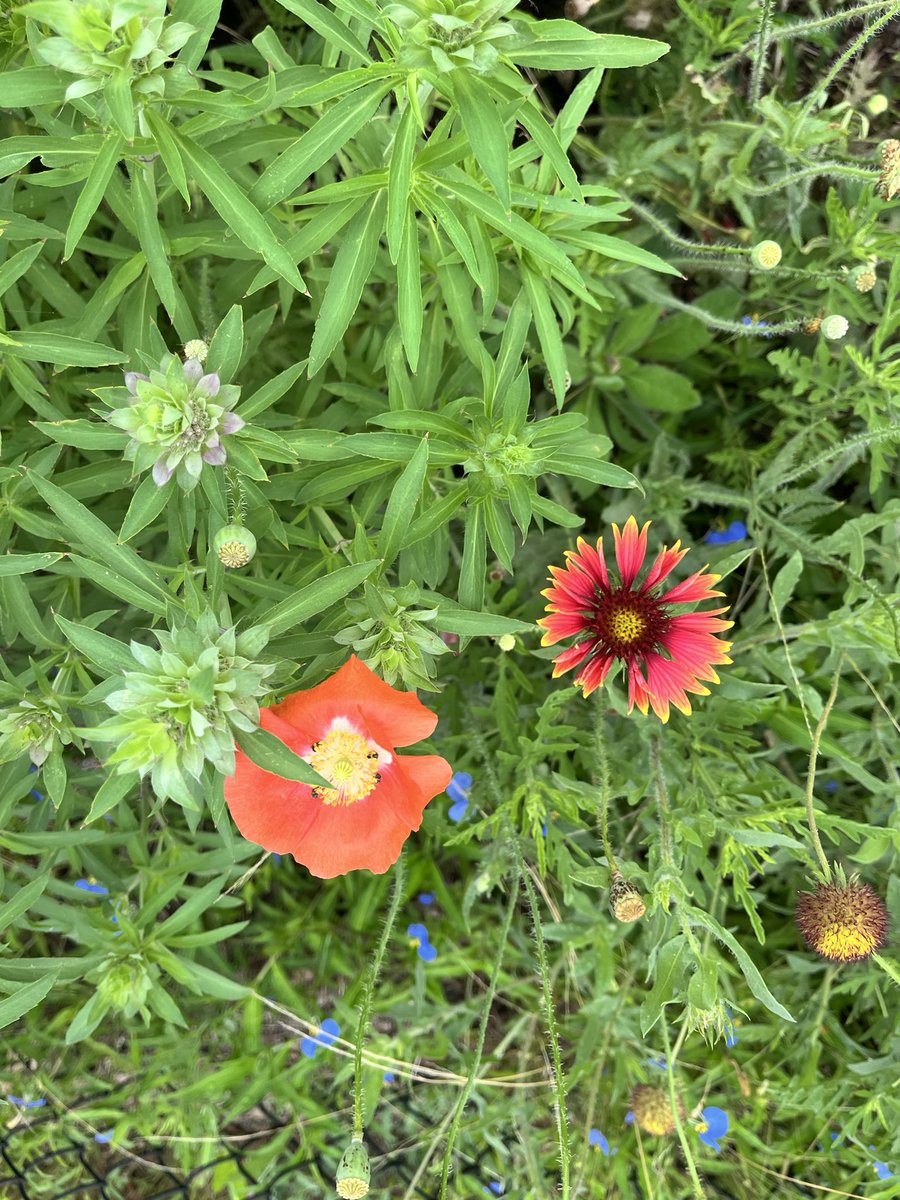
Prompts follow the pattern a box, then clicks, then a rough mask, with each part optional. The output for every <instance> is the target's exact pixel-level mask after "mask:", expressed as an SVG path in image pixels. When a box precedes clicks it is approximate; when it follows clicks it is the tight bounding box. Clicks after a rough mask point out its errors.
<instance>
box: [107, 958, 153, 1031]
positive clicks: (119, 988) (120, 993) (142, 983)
mask: <svg viewBox="0 0 900 1200" xmlns="http://www.w3.org/2000/svg"><path fill="white" fill-rule="evenodd" d="M152 986H153V980H152V978H151V976H150V972H149V970H148V968H147V964H146V963H145V962H144V960H143V959H142V958H141V956H140V955H139V954H128V955H109V956H108V957H107V959H106V961H105V962H104V963H103V964H102V968H101V969H100V970H99V971H98V972H97V998H98V1000H99V1002H100V1003H101V1004H103V1005H105V1006H106V1007H107V1008H113V1009H115V1010H116V1011H117V1012H121V1013H123V1014H124V1015H125V1016H126V1017H133V1016H134V1015H135V1014H136V1013H138V1012H142V1011H144V1009H145V1002H146V999H147V995H148V993H149V991H150V988H151V987H152Z"/></svg>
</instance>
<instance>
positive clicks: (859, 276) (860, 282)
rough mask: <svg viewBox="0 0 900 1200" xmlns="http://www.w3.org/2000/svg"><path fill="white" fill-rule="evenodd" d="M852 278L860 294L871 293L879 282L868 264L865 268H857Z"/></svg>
mask: <svg viewBox="0 0 900 1200" xmlns="http://www.w3.org/2000/svg"><path fill="white" fill-rule="evenodd" d="M850 278H851V279H852V280H853V286H854V287H855V288H856V290H857V291H858V292H871V290H872V288H873V287H874V286H875V284H876V283H877V282H878V276H877V275H876V274H875V271H874V270H873V268H872V267H871V266H869V265H868V264H867V265H866V266H864V267H857V268H856V270H855V271H854V272H853V274H852V275H851V276H850Z"/></svg>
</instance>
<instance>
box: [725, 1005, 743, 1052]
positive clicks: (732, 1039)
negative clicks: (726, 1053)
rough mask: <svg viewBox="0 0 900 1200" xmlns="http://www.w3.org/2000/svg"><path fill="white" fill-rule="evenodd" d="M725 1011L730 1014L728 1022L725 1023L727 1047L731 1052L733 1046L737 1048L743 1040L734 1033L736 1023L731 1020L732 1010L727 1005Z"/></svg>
mask: <svg viewBox="0 0 900 1200" xmlns="http://www.w3.org/2000/svg"><path fill="white" fill-rule="evenodd" d="M725 1011H726V1013H727V1014H728V1020H727V1021H726V1022H725V1045H726V1046H727V1047H728V1049H729V1050H730V1049H731V1047H732V1046H736V1045H737V1044H738V1042H739V1041H740V1040H741V1039H740V1038H739V1037H738V1035H737V1034H736V1033H735V1032H734V1021H732V1019H731V1008H730V1007H729V1006H728V1005H727V1004H726V1005H725Z"/></svg>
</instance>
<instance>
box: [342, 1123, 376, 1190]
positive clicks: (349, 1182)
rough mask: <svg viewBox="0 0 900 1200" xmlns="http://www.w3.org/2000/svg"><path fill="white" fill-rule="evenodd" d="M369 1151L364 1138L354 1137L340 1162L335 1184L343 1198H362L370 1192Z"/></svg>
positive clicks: (370, 1169)
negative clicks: (364, 1143)
mask: <svg viewBox="0 0 900 1200" xmlns="http://www.w3.org/2000/svg"><path fill="white" fill-rule="evenodd" d="M371 1171H372V1168H371V1167H370V1165H369V1152H368V1150H366V1148H365V1146H364V1145H363V1141H362V1138H354V1139H353V1141H352V1142H351V1143H350V1145H349V1146H348V1147H347V1149H346V1150H345V1151H344V1153H343V1156H342V1158H341V1161H340V1162H339V1163H338V1169H337V1174H336V1175H335V1179H334V1184H335V1188H336V1189H337V1194H338V1195H339V1196H340V1197H342V1200H361V1198H362V1197H363V1196H368V1194H369V1176H370V1175H371Z"/></svg>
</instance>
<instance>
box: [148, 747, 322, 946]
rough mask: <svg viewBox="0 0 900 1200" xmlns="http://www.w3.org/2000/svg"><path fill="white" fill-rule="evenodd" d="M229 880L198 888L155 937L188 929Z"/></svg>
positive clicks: (211, 905) (208, 909)
mask: <svg viewBox="0 0 900 1200" xmlns="http://www.w3.org/2000/svg"><path fill="white" fill-rule="evenodd" d="M246 736H247V737H249V738H252V737H255V736H256V735H255V734H247V735H246ZM277 740H278V739H277V738H276V741H277ZM282 745H283V743H282ZM294 757H296V755H295V756H294ZM255 761H256V760H255V759H254V762H255ZM300 761H301V762H302V761H303V760H302V759H301V760H300ZM227 882H228V880H227V877H226V876H224V875H220V876H219V877H218V878H216V879H211V880H210V881H209V883H206V884H204V885H203V887H201V888H198V889H197V891H195V892H194V894H193V895H192V896H190V897H189V898H188V899H187V900H185V902H184V904H180V905H179V906H178V908H177V909H176V910H175V912H173V913H172V915H171V916H170V917H166V919H165V920H164V921H163V922H162V923H161V924H159V925H156V926H154V929H153V936H154V938H158V939H159V940H160V941H162V942H165V941H167V940H168V939H169V937H170V936H171V935H172V934H175V933H181V931H182V930H183V929H187V927H188V926H189V925H191V924H192V923H193V922H194V921H195V920H196V919H197V918H198V917H199V916H200V915H201V914H202V913H205V912H211V911H212V910H213V908H214V907H215V902H216V900H218V898H219V896H220V895H221V894H222V889H223V888H224V887H225V884H226V883H227Z"/></svg>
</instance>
